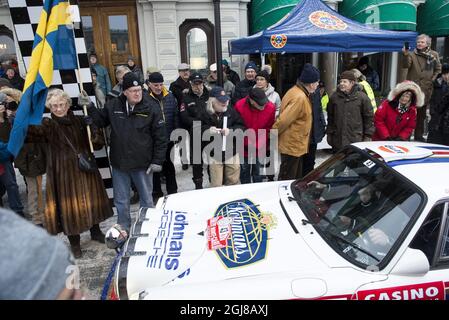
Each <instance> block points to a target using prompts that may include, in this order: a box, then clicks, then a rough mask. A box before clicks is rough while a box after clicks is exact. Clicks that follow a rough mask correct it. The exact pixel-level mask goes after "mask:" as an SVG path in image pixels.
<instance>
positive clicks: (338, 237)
mask: <svg viewBox="0 0 449 320" xmlns="http://www.w3.org/2000/svg"><path fill="white" fill-rule="evenodd" d="M328 234H330V235H331V236H332V237H333V238H335V239H338V240H341V241H342V242H344V243H346V244H348V245H350V246H351V247H352V248H356V249H357V250H359V251H361V252H363V253H364V254H366V255H368V256H370V257H371V258H373V259H374V260H376V261H377V262H380V260H379V259H378V258H377V257H376V256H374V255H373V254H372V253H370V252H369V251H367V250H365V249H363V248H361V247H360V246H359V245H357V244H355V243H353V242H351V241H349V240H346V239H345V238H343V237H342V236H340V235H338V234H335V233H332V232H328Z"/></svg>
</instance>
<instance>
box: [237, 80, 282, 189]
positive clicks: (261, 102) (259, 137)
mask: <svg viewBox="0 0 449 320" xmlns="http://www.w3.org/2000/svg"><path fill="white" fill-rule="evenodd" d="M234 108H235V110H236V111H237V112H238V113H239V114H240V117H241V118H242V119H243V122H244V123H245V127H246V128H247V129H248V130H253V133H251V132H248V134H247V135H246V137H245V140H244V161H243V163H242V164H241V165H240V182H241V183H242V184H244V183H251V178H252V181H253V182H262V179H263V177H262V176H261V175H260V168H261V165H260V159H261V158H262V157H265V155H266V150H267V148H268V146H267V142H268V138H269V130H270V129H271V127H272V126H273V124H274V120H275V113H276V106H275V105H274V104H273V103H272V102H270V101H269V100H268V98H267V96H266V94H265V92H264V91H263V90H262V89H260V88H257V87H254V88H251V90H250V91H249V95H248V96H247V97H245V98H243V99H240V100H239V101H237V103H236V104H235V106H234ZM259 130H260V131H259Z"/></svg>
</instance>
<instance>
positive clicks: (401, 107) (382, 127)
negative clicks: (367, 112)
mask: <svg viewBox="0 0 449 320" xmlns="http://www.w3.org/2000/svg"><path fill="white" fill-rule="evenodd" d="M423 105H424V93H423V92H422V91H421V88H420V87H419V86H418V85H417V84H416V83H415V82H413V81H404V82H401V83H399V84H397V85H396V88H394V89H393V90H391V91H390V93H389V94H388V99H386V100H384V101H383V102H382V104H381V105H380V106H379V108H378V109H377V111H376V114H375V115H374V126H375V132H374V134H373V141H376V140H399V141H407V140H410V136H411V135H412V133H413V130H414V129H415V127H416V113H417V112H416V109H417V108H419V107H421V106H423Z"/></svg>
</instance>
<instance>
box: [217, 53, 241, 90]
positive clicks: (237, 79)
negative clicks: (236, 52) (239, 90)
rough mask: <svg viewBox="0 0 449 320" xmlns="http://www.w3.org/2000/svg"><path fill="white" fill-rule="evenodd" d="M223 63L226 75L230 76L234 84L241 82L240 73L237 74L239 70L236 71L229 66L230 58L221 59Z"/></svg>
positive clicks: (229, 78)
mask: <svg viewBox="0 0 449 320" xmlns="http://www.w3.org/2000/svg"><path fill="white" fill-rule="evenodd" d="M221 63H222V65H223V68H224V71H225V73H226V76H227V77H228V80H229V81H231V82H232V83H233V84H234V86H236V85H237V83H239V82H240V77H239V75H238V74H237V72H235V71H234V70H232V69H231V67H230V66H229V63H228V60H226V59H223V60H221Z"/></svg>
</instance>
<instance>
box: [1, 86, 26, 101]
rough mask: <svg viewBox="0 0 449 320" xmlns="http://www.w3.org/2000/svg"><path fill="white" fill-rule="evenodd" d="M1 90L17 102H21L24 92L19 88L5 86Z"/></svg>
mask: <svg viewBox="0 0 449 320" xmlns="http://www.w3.org/2000/svg"><path fill="white" fill-rule="evenodd" d="M0 92H2V93H4V94H6V95H7V96H9V97H11V98H13V99H14V101H15V102H17V103H19V102H20V99H21V98H22V92H21V91H20V90H17V89H13V88H3V89H1V90H0Z"/></svg>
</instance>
